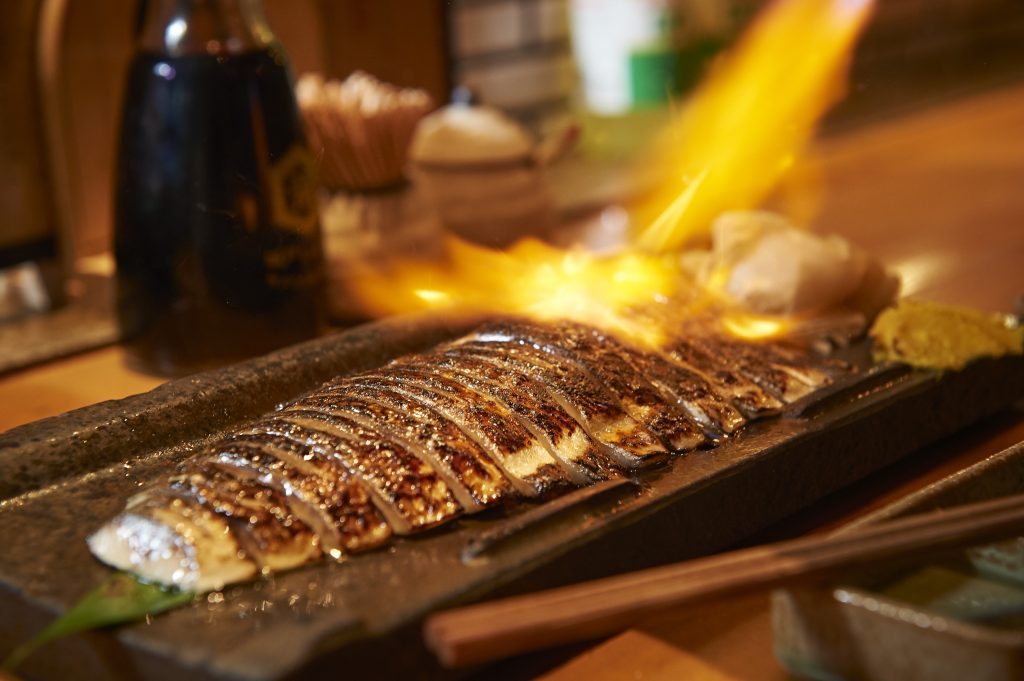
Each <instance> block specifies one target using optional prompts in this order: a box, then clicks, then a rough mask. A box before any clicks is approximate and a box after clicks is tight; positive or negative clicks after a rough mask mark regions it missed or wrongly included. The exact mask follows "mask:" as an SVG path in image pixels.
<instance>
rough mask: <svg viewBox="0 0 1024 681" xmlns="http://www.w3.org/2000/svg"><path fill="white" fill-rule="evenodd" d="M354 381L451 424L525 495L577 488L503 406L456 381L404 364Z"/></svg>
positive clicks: (548, 452) (542, 447)
mask: <svg viewBox="0 0 1024 681" xmlns="http://www.w3.org/2000/svg"><path fill="white" fill-rule="evenodd" d="M357 380H358V381H360V382H362V383H366V384H367V385H369V386H386V387H389V388H392V389H394V390H395V391H396V392H400V393H402V394H403V395H405V396H407V397H410V398H411V399H414V400H416V401H417V402H420V403H421V404H423V405H424V406H427V407H429V408H432V409H435V410H436V411H438V412H439V413H441V414H443V415H444V416H445V417H446V418H449V419H451V420H452V421H453V422H455V423H456V424H457V425H458V426H459V428H460V429H461V430H462V431H463V432H464V433H465V434H466V435H468V436H469V437H471V438H472V439H473V440H474V441H476V442H477V444H479V445H480V446H481V447H482V448H483V449H484V450H485V451H486V452H487V453H488V455H489V456H490V457H491V460H492V461H494V463H496V464H497V465H498V466H499V467H500V468H501V470H502V472H504V473H505V475H506V476H507V477H508V479H509V481H510V482H511V483H512V484H513V485H514V486H515V488H516V490H517V491H518V492H519V493H520V494H522V495H524V496H527V497H547V496H552V495H554V494H557V493H559V492H561V491H563V490H566V489H569V488H571V487H575V486H576V485H575V483H573V481H572V480H571V478H570V477H569V475H568V474H567V473H566V472H565V470H564V469H563V467H562V466H560V465H559V464H558V462H557V461H556V460H555V459H554V457H553V456H552V455H551V452H550V451H548V449H547V448H546V447H545V446H544V445H543V444H542V443H541V442H540V441H539V440H537V438H536V437H535V436H534V435H533V433H531V432H530V431H528V430H527V429H526V428H525V427H523V426H522V424H520V423H519V421H518V420H517V419H515V417H514V416H513V414H512V413H511V412H510V411H509V410H508V409H506V408H505V406H504V405H503V404H501V403H499V402H498V401H497V400H494V399H491V398H490V397H488V396H486V395H483V394H480V393H475V392H473V391H472V390H470V389H469V388H467V387H466V386H464V385H463V384H462V383H460V382H458V381H455V380H451V379H445V378H443V377H440V376H437V375H434V374H431V373H430V372H424V371H417V370H415V369H414V368H411V367H409V366H404V365H403V366H396V365H389V366H388V367H387V369H386V371H384V370H382V371H379V372H374V373H372V374H368V375H363V376H360V377H358V379H357Z"/></svg>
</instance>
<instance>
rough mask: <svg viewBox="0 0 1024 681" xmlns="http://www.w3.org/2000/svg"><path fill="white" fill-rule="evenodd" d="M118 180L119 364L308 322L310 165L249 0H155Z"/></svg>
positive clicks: (234, 349) (261, 343)
mask: <svg viewBox="0 0 1024 681" xmlns="http://www.w3.org/2000/svg"><path fill="white" fill-rule="evenodd" d="M141 12H142V14H141V23H140V30H139V36H138V46H137V49H136V54H135V56H134V58H133V60H132V62H131V65H130V67H129V71H128V79H127V85H126V90H125V99H124V109H123V118H122V123H121V137H120V148H119V152H118V166H117V174H116V188H115V218H114V222H115V224H114V251H115V258H116V261H117V289H118V294H117V310H118V317H119V321H120V323H121V327H122V331H123V336H124V339H125V342H126V345H127V347H128V350H129V361H130V362H131V363H132V364H134V365H136V366H139V367H140V368H144V369H146V370H149V371H155V372H157V373H160V374H164V375H180V374H185V373H190V372H193V371H197V370H201V369H206V368H210V367H214V366H218V365H222V364H225V363H228V362H231V361H235V360H239V359H243V358H246V357H251V356H254V355H257V354H262V353H264V352H267V351H269V350H272V349H274V348H278V347H282V346H284V345H287V344H290V343H293V342H296V341H299V340H303V339H306V338H309V337H312V336H313V335H315V334H316V333H317V331H318V330H319V324H320V314H321V289H322V279H323V257H322V251H321V243H320V230H319V223H318V219H317V202H316V177H315V172H314V169H313V164H312V158H311V156H310V153H309V151H308V149H307V147H306V142H305V137H304V134H303V129H302V121H301V118H300V115H299V112H298V108H297V105H296V102H295V96H294V91H293V87H292V78H291V75H290V73H289V69H288V66H287V63H286V61H285V55H284V52H283V51H282V49H281V46H280V45H279V44H278V43H277V41H276V39H275V38H274V35H273V33H272V32H271V31H270V29H269V27H268V26H267V23H266V20H265V18H264V16H263V12H262V6H261V3H260V2H259V0H151V1H150V2H143V3H142V6H141Z"/></svg>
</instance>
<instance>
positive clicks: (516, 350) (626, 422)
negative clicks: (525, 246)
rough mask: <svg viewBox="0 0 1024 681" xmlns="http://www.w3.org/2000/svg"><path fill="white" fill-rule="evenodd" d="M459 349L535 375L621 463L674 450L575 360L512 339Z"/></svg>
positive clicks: (463, 344) (629, 465)
mask: <svg viewBox="0 0 1024 681" xmlns="http://www.w3.org/2000/svg"><path fill="white" fill-rule="evenodd" d="M458 348H459V349H460V350H461V351H463V352H467V353H473V354H474V355H476V356H478V357H480V358H482V359H485V360H487V361H488V362H491V363H493V364H495V365H496V366H498V367H500V368H502V369H503V370H505V371H517V372H522V373H524V374H526V375H528V376H530V377H532V378H533V379H534V380H535V381H537V382H538V383H539V384H541V385H543V386H544V388H545V389H546V390H547V392H548V393H549V394H550V395H551V397H552V398H554V399H555V400H556V401H557V402H558V403H559V404H560V405H561V406H562V408H563V409H565V410H566V411H567V412H568V413H569V414H570V415H571V416H572V417H573V418H574V419H576V420H577V421H579V422H580V423H581V424H582V425H583V427H584V428H585V429H586V430H587V432H588V433H590V436H591V437H593V438H594V439H595V440H597V441H598V442H600V443H601V444H603V445H604V446H605V447H607V448H608V451H609V452H610V453H611V455H612V456H613V457H614V458H615V459H616V461H617V462H618V463H619V465H621V466H623V467H625V468H636V467H637V466H641V465H644V463H645V462H651V461H656V460H661V459H664V458H665V457H666V456H667V455H668V452H667V451H666V449H665V447H664V445H662V444H661V442H660V441H659V440H658V437H657V436H656V435H655V434H654V433H652V432H651V431H650V430H648V429H647V428H646V427H644V426H643V425H642V424H640V423H639V422H638V421H636V419H634V418H633V417H631V416H630V415H629V414H627V413H626V412H625V411H623V409H622V407H621V406H620V405H619V401H618V399H616V397H615V396H614V395H612V394H611V393H610V392H609V391H608V389H607V388H605V387H604V386H603V385H601V384H600V383H599V382H598V381H597V379H595V378H594V377H593V376H592V375H591V374H590V373H588V372H587V371H586V370H585V369H583V368H582V367H580V366H579V365H578V364H576V363H575V362H568V361H561V362H559V361H557V360H558V358H556V357H553V356H552V355H550V354H549V353H546V352H543V351H542V350H537V349H535V348H534V347H533V346H530V345H520V344H518V343H512V342H501V341H492V342H489V343H481V342H477V341H463V342H460V343H459V344H458Z"/></svg>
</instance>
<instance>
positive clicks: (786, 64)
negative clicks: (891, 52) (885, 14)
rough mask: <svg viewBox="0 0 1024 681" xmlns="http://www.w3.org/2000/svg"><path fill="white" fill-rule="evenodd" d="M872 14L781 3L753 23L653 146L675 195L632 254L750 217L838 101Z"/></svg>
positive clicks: (843, 3)
mask: <svg viewBox="0 0 1024 681" xmlns="http://www.w3.org/2000/svg"><path fill="white" fill-rule="evenodd" d="M872 6H873V2H872V0H785V1H783V2H777V3H775V4H773V5H771V6H770V7H769V8H768V9H767V10H766V11H765V12H764V13H763V14H762V15H761V16H760V17H759V19H758V21H757V22H756V23H755V24H754V25H753V26H752V27H751V29H750V30H749V31H748V32H747V33H746V34H745V35H744V36H743V37H742V39H741V40H740V41H739V43H738V45H737V46H736V47H735V48H734V50H733V51H732V52H731V53H730V54H727V55H725V57H724V58H723V59H722V60H721V61H720V63H718V64H717V65H716V68H715V69H713V71H712V73H711V74H710V77H709V78H708V79H707V80H706V81H705V82H704V83H703V84H702V86H701V87H700V88H699V89H698V91H697V93H696V95H695V96H694V98H693V100H692V101H691V102H690V104H689V106H688V107H687V109H686V110H685V112H684V113H683V115H682V116H681V117H680V118H679V120H678V121H677V122H676V124H675V125H674V126H672V127H671V128H670V129H669V130H668V131H667V134H668V140H669V143H668V144H665V145H661V146H662V148H664V149H667V150H668V153H669V160H668V161H667V163H669V164H670V165H668V166H667V167H671V168H674V169H678V172H679V175H678V176H677V177H678V181H679V182H681V184H682V191H681V192H680V187H679V184H675V186H672V185H671V184H670V185H668V186H666V187H665V189H664V190H663V191H662V192H661V193H660V195H659V197H658V198H657V199H656V201H655V205H657V206H658V210H660V211H661V212H660V215H658V217H657V218H655V219H654V220H653V221H652V222H651V223H650V224H649V225H648V226H647V227H646V228H644V229H643V230H642V231H641V232H640V234H639V238H638V240H637V243H638V245H639V246H641V247H643V248H646V249H648V250H659V251H661V250H666V249H674V248H678V247H680V246H682V245H683V244H685V243H686V241H687V240H689V239H690V238H691V237H693V236H695V235H698V234H702V233H705V232H706V231H707V229H708V227H709V226H710V225H711V222H712V221H713V220H714V219H715V217H717V216H718V215H719V214H721V213H723V212H724V211H727V210H741V209H746V208H755V207H757V206H758V205H759V204H760V203H761V202H762V201H763V200H764V199H765V198H766V197H767V196H768V194H769V192H770V191H771V190H772V189H773V188H774V187H776V186H777V184H778V183H779V181H780V180H781V179H782V177H783V176H784V175H785V174H786V172H787V171H788V170H790V169H791V168H792V166H793V164H794V162H795V161H796V159H797V157H798V156H799V154H800V153H801V151H802V150H803V148H804V147H805V145H806V144H807V142H808V140H810V138H811V136H812V134H813V133H814V130H815V126H816V124H817V122H818V121H819V120H820V119H821V117H822V115H823V114H824V113H825V111H826V110H827V109H828V108H829V106H830V105H831V104H833V103H834V102H835V101H836V100H837V99H838V98H839V97H840V96H841V95H842V93H843V86H844V82H845V79H844V72H845V68H846V64H847V61H848V59H849V55H850V53H851V51H852V48H853V45H854V42H855V40H856V38H857V36H858V35H859V34H860V31H861V29H862V28H863V27H864V25H865V23H866V21H867V19H868V17H869V15H870V13H871V9H872ZM665 206H667V208H665Z"/></svg>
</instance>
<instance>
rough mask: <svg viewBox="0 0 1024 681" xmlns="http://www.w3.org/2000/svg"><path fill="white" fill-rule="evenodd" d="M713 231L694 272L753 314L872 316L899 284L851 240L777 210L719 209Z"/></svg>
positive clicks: (711, 287)
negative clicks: (802, 225)
mask: <svg viewBox="0 0 1024 681" xmlns="http://www.w3.org/2000/svg"><path fill="white" fill-rule="evenodd" d="M711 233H712V249H711V252H710V253H709V254H707V257H706V258H705V259H704V261H703V264H702V266H701V267H700V271H699V275H698V278H699V279H700V280H701V281H702V283H703V284H704V285H705V286H707V287H708V288H709V289H711V290H713V291H715V292H716V293H718V294H721V295H724V296H726V297H727V298H728V299H730V300H731V301H732V302H734V303H736V304H738V305H740V306H742V307H744V308H746V309H748V310H750V311H752V312H756V313H759V314H766V315H797V316H803V317H810V316H814V315H818V314H822V313H826V312H829V311H832V310H835V309H837V308H841V307H846V308H850V309H854V310H856V311H859V312H861V313H863V314H864V315H865V317H867V318H868V319H870V318H873V317H874V315H875V314H877V312H878V310H880V309H881V308H882V307H884V306H885V305H887V304H888V303H889V302H891V300H892V299H893V298H894V297H895V294H896V292H897V291H898V289H899V279H898V278H897V277H896V276H895V275H893V274H891V273H889V272H887V271H886V270H885V269H884V267H882V265H881V264H880V263H878V262H877V261H874V260H873V259H872V258H871V257H869V256H868V254H867V253H866V252H864V251H863V250H862V249H860V248H857V247H856V246H854V245H853V244H851V243H850V242H849V241H846V240H845V239H843V238H842V237H840V236H837V235H835V234H824V235H823V234H816V233H814V232H811V231H808V230H804V229H799V228H797V227H795V226H793V225H792V224H791V223H790V222H789V221H788V220H786V219H785V218H784V217H782V216H780V215H777V214H775V213H769V212H765V211H737V212H730V213H724V214H723V215H721V216H720V217H719V218H718V219H717V220H715V222H714V224H713V225H712V228H711Z"/></svg>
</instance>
